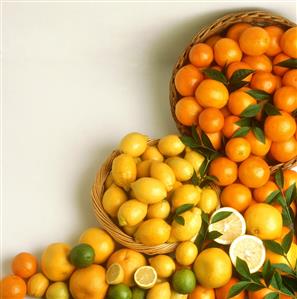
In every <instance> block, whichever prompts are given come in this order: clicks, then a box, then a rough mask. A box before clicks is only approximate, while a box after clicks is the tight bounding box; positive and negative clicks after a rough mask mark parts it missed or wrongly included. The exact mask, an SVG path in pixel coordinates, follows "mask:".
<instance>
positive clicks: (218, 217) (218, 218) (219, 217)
mask: <svg viewBox="0 0 297 299" xmlns="http://www.w3.org/2000/svg"><path fill="white" fill-rule="evenodd" d="M231 214H232V212H228V211H223V212H218V213H217V214H215V215H214V216H213V217H212V218H211V223H212V224H213V223H216V222H218V221H221V220H223V219H225V218H227V217H229V216H230V215H231Z"/></svg>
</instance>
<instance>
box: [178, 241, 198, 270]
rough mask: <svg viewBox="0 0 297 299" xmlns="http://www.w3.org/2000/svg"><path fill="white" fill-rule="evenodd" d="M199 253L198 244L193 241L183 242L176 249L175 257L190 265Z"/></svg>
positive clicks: (180, 261) (181, 263)
mask: <svg viewBox="0 0 297 299" xmlns="http://www.w3.org/2000/svg"><path fill="white" fill-rule="evenodd" d="M197 255H198V249H197V246H196V245H195V244H194V243H193V242H191V241H185V242H181V243H180V244H179V245H178V246H177V248H176V251H175V258H176V260H177V262H178V263H179V264H180V265H182V266H190V265H192V264H193V263H194V261H195V259H196V257H197Z"/></svg>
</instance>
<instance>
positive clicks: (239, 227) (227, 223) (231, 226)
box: [208, 207, 246, 245]
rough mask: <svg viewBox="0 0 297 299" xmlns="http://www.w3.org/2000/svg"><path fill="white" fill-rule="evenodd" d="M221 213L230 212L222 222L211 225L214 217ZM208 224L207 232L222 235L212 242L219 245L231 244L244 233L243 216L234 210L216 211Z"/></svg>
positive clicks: (222, 209)
mask: <svg viewBox="0 0 297 299" xmlns="http://www.w3.org/2000/svg"><path fill="white" fill-rule="evenodd" d="M221 212H230V213H231V214H230V215H229V216H227V217H226V218H224V219H222V220H219V221H217V222H215V223H212V221H213V220H214V217H215V216H216V215H217V214H218V213H221ZM210 223H211V224H210V225H209V227H208V230H209V232H212V231H218V232H220V233H221V234H222V235H221V236H220V237H218V238H216V239H215V240H214V241H215V242H217V243H219V244H224V245H228V244H231V243H232V241H233V240H234V239H236V238H237V237H239V236H242V235H244V234H245V231H246V224H245V220H244V218H243V216H242V215H241V214H240V213H239V212H238V211H236V210H235V209H232V208H228V207H226V208H221V209H218V210H216V211H215V212H214V213H213V214H212V216H211V218H210Z"/></svg>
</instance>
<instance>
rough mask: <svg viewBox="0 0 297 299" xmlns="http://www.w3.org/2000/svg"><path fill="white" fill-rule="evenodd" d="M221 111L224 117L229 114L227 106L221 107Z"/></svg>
mask: <svg viewBox="0 0 297 299" xmlns="http://www.w3.org/2000/svg"><path fill="white" fill-rule="evenodd" d="M221 112H222V113H223V115H224V117H227V116H229V115H230V114H231V113H230V111H229V109H228V107H227V106H224V107H223V108H222V109H221Z"/></svg>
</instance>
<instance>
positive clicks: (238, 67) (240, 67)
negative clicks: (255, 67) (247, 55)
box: [226, 61, 252, 82]
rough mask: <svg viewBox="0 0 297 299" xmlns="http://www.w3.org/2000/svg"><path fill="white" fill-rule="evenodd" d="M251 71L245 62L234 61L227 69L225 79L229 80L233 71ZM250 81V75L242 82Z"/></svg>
mask: <svg viewBox="0 0 297 299" xmlns="http://www.w3.org/2000/svg"><path fill="white" fill-rule="evenodd" d="M243 69H244V70H251V69H252V68H251V67H250V66H249V65H248V64H247V63H245V62H242V61H235V62H232V63H231V64H229V66H228V68H227V73H226V74H227V78H228V79H230V78H231V77H232V75H233V73H234V72H235V71H238V70H243ZM251 79H252V74H250V75H248V76H247V77H246V78H244V81H247V82H250V81H251Z"/></svg>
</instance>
